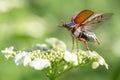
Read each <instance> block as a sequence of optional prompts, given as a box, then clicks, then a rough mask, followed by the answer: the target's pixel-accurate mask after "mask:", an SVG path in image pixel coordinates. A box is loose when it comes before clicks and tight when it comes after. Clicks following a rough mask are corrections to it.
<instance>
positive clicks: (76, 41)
mask: <svg viewBox="0 0 120 80" xmlns="http://www.w3.org/2000/svg"><path fill="white" fill-rule="evenodd" d="M78 40H79V39H78V38H76V46H77V52H78Z"/></svg>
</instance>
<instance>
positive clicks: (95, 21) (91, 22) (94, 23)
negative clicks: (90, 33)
mask: <svg viewBox="0 0 120 80" xmlns="http://www.w3.org/2000/svg"><path fill="white" fill-rule="evenodd" d="M112 15H113V13H104V14H96V15H94V16H91V17H90V18H88V19H87V20H86V21H84V22H83V23H82V24H83V25H84V26H86V27H88V28H90V29H91V28H94V27H98V26H100V25H101V24H103V23H104V22H106V21H107V20H109V19H110V18H111V17H112Z"/></svg>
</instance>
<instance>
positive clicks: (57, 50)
mask: <svg viewBox="0 0 120 80" xmlns="http://www.w3.org/2000/svg"><path fill="white" fill-rule="evenodd" d="M46 42H47V43H48V44H49V46H47V45H46V44H35V45H33V46H32V48H31V49H29V50H19V51H14V47H9V48H6V49H5V50H1V52H2V53H3V54H4V56H5V58H7V59H8V58H10V57H12V58H13V60H14V62H15V64H16V65H20V64H23V65H24V66H30V67H33V68H34V69H36V70H43V72H45V74H46V75H47V77H49V78H50V79H51V80H53V78H54V79H55V78H56V77H58V76H60V75H61V74H63V73H64V72H66V71H68V70H71V69H72V68H74V67H78V66H81V65H82V66H83V65H86V64H88V63H92V68H93V69H96V68H97V67H98V66H99V65H104V66H105V67H106V68H107V69H108V65H107V63H106V62H105V60H104V59H103V58H102V57H101V56H100V55H99V54H98V53H97V52H95V51H83V50H79V51H72V52H71V51H68V50H67V48H66V45H65V43H64V42H63V41H60V40H58V39H56V38H49V39H47V40H46Z"/></svg>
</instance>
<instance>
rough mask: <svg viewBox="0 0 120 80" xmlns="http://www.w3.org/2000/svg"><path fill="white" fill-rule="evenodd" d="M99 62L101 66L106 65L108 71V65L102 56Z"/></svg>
mask: <svg viewBox="0 0 120 80" xmlns="http://www.w3.org/2000/svg"><path fill="white" fill-rule="evenodd" d="M98 62H99V64H100V65H104V66H105V67H106V69H108V64H107V63H106V62H105V60H104V58H102V57H101V56H100V58H99V61H98Z"/></svg>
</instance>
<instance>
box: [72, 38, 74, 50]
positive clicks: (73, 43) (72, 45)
mask: <svg viewBox="0 0 120 80" xmlns="http://www.w3.org/2000/svg"><path fill="white" fill-rule="evenodd" d="M73 49H74V37H73V36H72V50H73Z"/></svg>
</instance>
